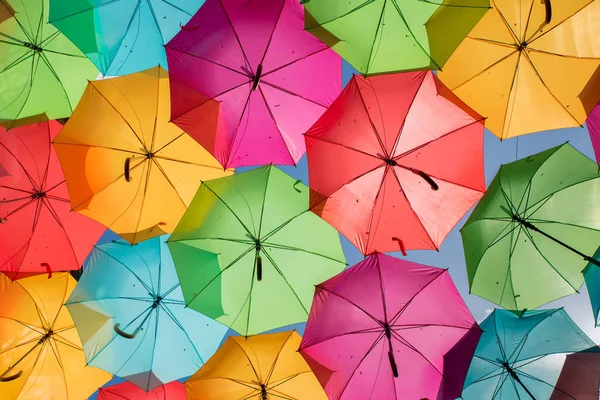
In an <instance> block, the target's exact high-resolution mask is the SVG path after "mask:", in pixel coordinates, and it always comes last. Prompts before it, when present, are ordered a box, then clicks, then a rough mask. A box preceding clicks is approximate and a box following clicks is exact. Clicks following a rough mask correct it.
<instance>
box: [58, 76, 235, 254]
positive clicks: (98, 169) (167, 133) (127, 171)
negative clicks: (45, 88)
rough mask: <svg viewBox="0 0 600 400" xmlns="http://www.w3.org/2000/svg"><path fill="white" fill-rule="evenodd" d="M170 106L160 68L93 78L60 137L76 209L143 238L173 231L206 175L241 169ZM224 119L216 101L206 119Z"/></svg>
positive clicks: (121, 232) (133, 237) (131, 239)
mask: <svg viewBox="0 0 600 400" xmlns="http://www.w3.org/2000/svg"><path fill="white" fill-rule="evenodd" d="M170 113H171V104H170V97H169V79H168V75H167V72H166V71H165V70H163V69H162V68H160V67H157V68H153V69H150V70H147V71H143V72H139V73H136V74H132V75H126V76H123V77H119V78H112V79H105V80H98V81H93V82H90V83H89V84H88V86H87V88H86V90H85V93H84V95H83V98H82V99H81V101H80V102H79V104H78V106H77V108H76V109H75V111H74V113H73V115H72V116H71V118H70V119H69V121H68V122H67V123H66V125H65V127H64V128H63V129H62V131H61V132H60V133H59V135H58V136H57V137H56V138H55V140H54V146H55V148H56V151H57V153H58V157H59V159H60V163H61V165H62V168H63V170H64V173H65V178H66V180H67V187H68V189H69V194H70V197H71V206H72V207H73V209H74V210H75V211H77V212H79V213H81V214H84V215H87V216H88V217H90V218H93V219H95V220H96V221H98V222H101V223H102V224H104V225H106V226H107V227H109V228H110V229H111V230H113V231H114V232H116V233H118V234H119V235H121V236H122V237H123V239H125V240H127V241H129V242H130V243H137V242H140V241H143V240H146V239H149V238H152V237H156V236H159V235H162V234H165V233H170V232H172V231H173V229H174V228H175V225H176V224H177V223H178V222H179V219H180V218H181V216H182V215H183V213H184V212H185V210H186V209H187V206H188V205H189V203H190V202H191V200H192V197H193V196H194V194H195V193H196V190H197V189H198V186H199V185H200V181H201V180H208V179H215V178H220V177H223V176H226V175H231V174H232V173H233V170H223V167H221V165H220V164H219V163H218V162H217V160H216V159H215V158H214V157H213V156H212V155H210V153H209V152H208V151H206V150H205V149H204V148H203V147H202V146H200V145H199V144H198V143H197V142H196V141H195V140H194V139H192V138H191V137H190V136H189V135H187V134H186V133H185V132H183V131H182V130H181V129H180V128H178V127H177V126H176V125H174V124H172V123H170V122H169V117H170ZM217 118H218V103H217V102H216V101H215V102H214V104H212V108H211V112H207V114H206V124H207V125H209V124H212V125H211V126H216V121H217Z"/></svg>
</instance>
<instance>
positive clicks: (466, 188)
mask: <svg viewBox="0 0 600 400" xmlns="http://www.w3.org/2000/svg"><path fill="white" fill-rule="evenodd" d="M483 125H484V120H483V118H482V117H481V116H480V115H479V114H477V113H475V112H474V111H473V110H471V109H469V108H468V107H467V106H466V105H465V104H464V103H463V102H462V101H460V100H458V98H457V97H456V96H455V95H453V94H452V93H451V92H450V91H449V90H448V89H447V88H446V87H444V85H443V84H441V83H440V82H439V80H437V78H436V77H435V75H433V73H431V72H413V73H404V74H395V75H382V76H378V77H373V78H367V79H363V78H362V77H360V76H354V77H353V78H352V80H351V81H350V83H349V84H348V85H347V86H346V88H345V89H344V91H343V92H342V94H341V95H340V96H339V97H338V98H337V99H336V101H335V103H334V104H333V105H332V106H331V107H330V108H329V109H328V110H327V111H326V112H325V114H323V116H322V117H321V118H320V119H319V120H318V121H317V123H315V125H314V126H313V127H312V128H311V129H310V130H309V131H308V132H307V133H306V146H307V154H308V156H307V157H308V172H309V178H310V179H309V181H310V188H311V199H310V203H311V204H310V205H311V210H312V211H313V212H314V213H316V214H317V215H319V216H321V217H322V218H323V219H324V220H326V221H327V222H329V223H330V224H331V225H333V226H334V227H335V228H336V229H337V230H338V231H340V233H342V234H343V235H344V236H345V237H346V238H348V239H349V240H350V241H351V242H352V243H353V244H354V245H355V246H356V247H358V249H359V250H360V251H361V252H362V253H363V254H370V253H372V252H374V251H380V252H385V251H399V250H401V251H402V252H405V250H409V249H438V248H439V246H440V244H441V243H442V241H443V240H444V238H445V237H446V235H448V233H449V232H450V230H451V229H452V228H453V227H454V225H455V224H456V223H457V222H458V221H459V220H460V218H462V217H463V215H464V214H465V213H466V212H467V211H468V210H469V208H471V207H472V206H473V205H474V204H475V203H476V202H477V201H478V200H479V199H480V198H481V196H482V194H483V192H484V191H485V180H484V174H483Z"/></svg>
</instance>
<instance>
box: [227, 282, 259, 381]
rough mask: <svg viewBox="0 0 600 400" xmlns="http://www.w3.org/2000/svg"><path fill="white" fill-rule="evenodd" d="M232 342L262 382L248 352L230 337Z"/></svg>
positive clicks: (257, 378)
mask: <svg viewBox="0 0 600 400" xmlns="http://www.w3.org/2000/svg"><path fill="white" fill-rule="evenodd" d="M253 281H254V279H253ZM231 341H232V342H234V343H235V344H236V345H237V346H238V347H239V348H240V350H241V351H242V353H243V354H244V356H246V359H247V360H248V364H250V368H252V371H254V376H255V377H256V380H257V381H258V382H262V379H261V378H260V377H259V376H258V373H257V372H256V369H255V368H254V364H252V360H250V356H249V355H248V353H246V350H244V348H243V347H242V345H241V344H239V343H238V342H237V340H235V339H231Z"/></svg>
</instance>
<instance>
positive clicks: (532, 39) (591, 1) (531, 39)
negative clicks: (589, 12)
mask: <svg viewBox="0 0 600 400" xmlns="http://www.w3.org/2000/svg"><path fill="white" fill-rule="evenodd" d="M592 3H593V0H590V1H589V2H588V3H586V4H584V5H583V6H582V7H581V8H580V9H578V10H577V11H575V12H574V13H573V14H571V15H569V16H567V17H565V18H564V19H562V20H561V21H560V22H559V23H557V24H556V25H554V26H553V27H552V28H550V29H548V30H547V31H546V32H543V33H542V34H541V35H539V36H538V37H535V35H536V34H537V33H538V31H536V32H534V33H533V35H532V36H531V37H530V38H529V39H528V40H527V43H529V44H531V43H532V42H534V41H536V40H538V39H539V38H541V37H542V36H544V35H546V34H548V33H550V32H552V31H553V30H554V29H556V28H557V27H559V26H561V25H562V24H563V23H564V22H566V21H567V20H569V19H571V18H573V17H574V16H575V15H576V14H578V13H579V12H580V11H582V10H583V9H585V8H586V7H588V6H589V5H590V4H592Z"/></svg>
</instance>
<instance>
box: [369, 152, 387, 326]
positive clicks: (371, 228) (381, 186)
mask: <svg viewBox="0 0 600 400" xmlns="http://www.w3.org/2000/svg"><path fill="white" fill-rule="evenodd" d="M386 157H387V155H386ZM389 169H390V167H388V166H387V165H385V166H384V170H383V176H382V178H381V182H380V183H379V187H378V188H377V192H376V193H375V199H374V200H373V207H371V212H370V213H369V214H370V216H369V223H368V225H367V231H366V234H367V235H368V238H367V243H366V248H365V253H366V252H368V249H369V248H370V244H371V238H372V237H376V236H377V229H378V228H379V223H380V222H381V218H382V216H383V213H380V214H379V219H378V220H377V224H376V226H375V228H373V220H374V218H375V208H376V207H377V203H378V200H379V198H380V197H379V196H380V195H381V191H382V190H383V192H384V196H383V197H381V202H382V203H383V202H384V201H385V180H386V178H387V176H388V174H389ZM381 207H382V208H383V204H382V205H381ZM371 232H373V235H371ZM386 322H387V321H386Z"/></svg>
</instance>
